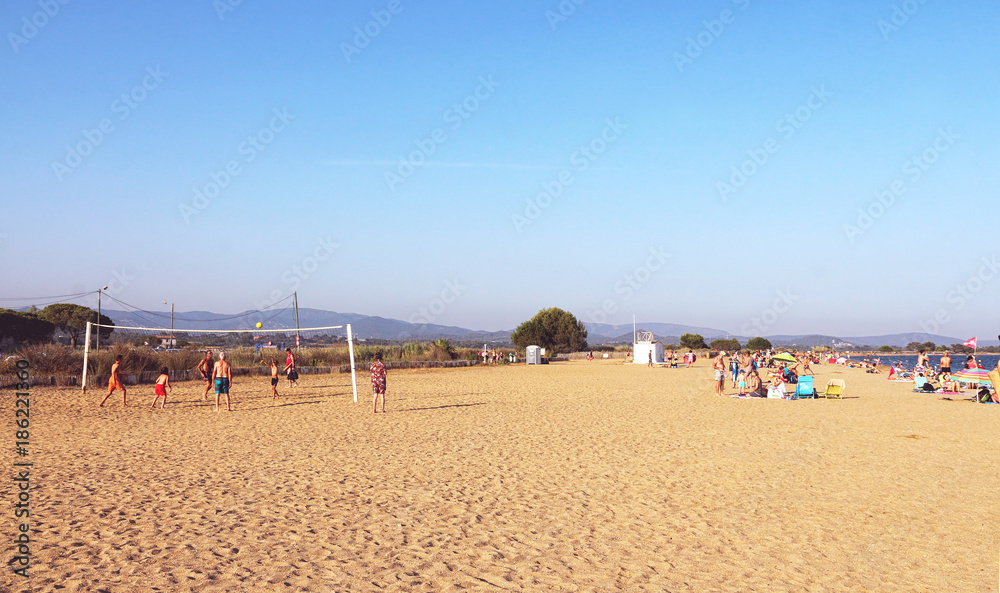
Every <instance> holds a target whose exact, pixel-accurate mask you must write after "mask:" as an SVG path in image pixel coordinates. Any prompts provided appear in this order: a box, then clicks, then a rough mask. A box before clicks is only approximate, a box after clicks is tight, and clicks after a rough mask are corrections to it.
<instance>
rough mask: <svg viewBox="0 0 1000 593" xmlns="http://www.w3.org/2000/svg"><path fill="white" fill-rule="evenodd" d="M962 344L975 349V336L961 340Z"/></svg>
mask: <svg viewBox="0 0 1000 593" xmlns="http://www.w3.org/2000/svg"><path fill="white" fill-rule="evenodd" d="M962 345H963V346H968V347H969V348H972V349H973V350H975V349H976V338H972V339H971V340H966V341H964V342H962Z"/></svg>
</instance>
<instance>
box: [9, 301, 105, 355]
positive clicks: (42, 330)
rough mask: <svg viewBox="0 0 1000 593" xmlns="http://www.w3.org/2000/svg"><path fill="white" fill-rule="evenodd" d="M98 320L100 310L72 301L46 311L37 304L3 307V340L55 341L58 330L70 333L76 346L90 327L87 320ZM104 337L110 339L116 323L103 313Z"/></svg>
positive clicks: (20, 342) (48, 308)
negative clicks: (54, 336)
mask: <svg viewBox="0 0 1000 593" xmlns="http://www.w3.org/2000/svg"><path fill="white" fill-rule="evenodd" d="M88 321H90V322H92V323H97V322H98V318H97V311H94V310H93V309H91V308H90V307H84V306H82V305H74V304H71V303H56V304H53V305H49V306H47V307H45V308H44V309H42V310H40V311H39V310H37V309H36V308H35V307H32V308H30V309H28V310H27V311H14V310H12V309H0V342H11V341H13V342H14V343H17V344H24V343H40V342H50V341H52V336H53V334H55V332H56V330H59V331H62V332H63V333H65V334H66V335H67V336H69V339H70V343H71V345H72V346H73V347H74V348H75V347H76V345H77V344H78V343H79V341H80V337H81V336H82V334H83V333H84V332H85V331H86V329H87V322H88ZM100 324H101V326H102V327H101V328H100V332H101V338H104V339H106V338H108V337H109V336H110V335H111V332H112V331H114V322H113V321H111V318H110V317H108V316H107V315H103V314H102V315H101V316H100Z"/></svg>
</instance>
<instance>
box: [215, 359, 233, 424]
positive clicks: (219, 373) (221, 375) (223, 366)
mask: <svg viewBox="0 0 1000 593" xmlns="http://www.w3.org/2000/svg"><path fill="white" fill-rule="evenodd" d="M212 380H213V381H215V411H216V412H218V411H219V399H220V397H221V396H222V394H223V393H225V394H226V411H227V412H232V411H233V408H232V405H231V404H230V400H229V386H230V385H231V384H232V382H233V367H232V366H230V365H229V363H228V362H226V353H225V352H220V353H219V362H217V363H215V366H214V367H212Z"/></svg>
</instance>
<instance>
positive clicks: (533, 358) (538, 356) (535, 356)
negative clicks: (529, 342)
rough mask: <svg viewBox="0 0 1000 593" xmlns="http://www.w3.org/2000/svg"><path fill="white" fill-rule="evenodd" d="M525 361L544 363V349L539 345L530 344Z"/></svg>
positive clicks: (528, 362) (527, 362)
mask: <svg viewBox="0 0 1000 593" xmlns="http://www.w3.org/2000/svg"><path fill="white" fill-rule="evenodd" d="M524 362H525V363H526V364H542V349H541V348H540V347H539V346H528V348H527V350H526V352H525V360H524Z"/></svg>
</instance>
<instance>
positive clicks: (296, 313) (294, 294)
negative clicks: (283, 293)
mask: <svg viewBox="0 0 1000 593" xmlns="http://www.w3.org/2000/svg"><path fill="white" fill-rule="evenodd" d="M292 298H293V302H294V303H295V347H296V348H298V347H299V293H298V291H295V292H292Z"/></svg>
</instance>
